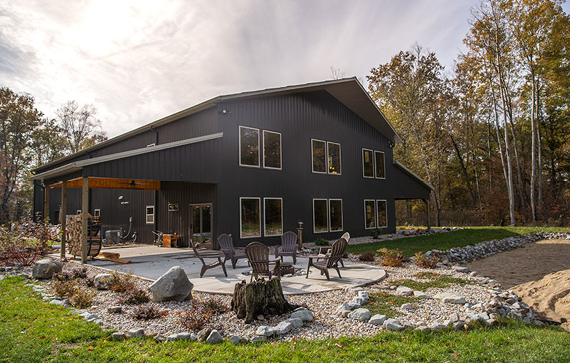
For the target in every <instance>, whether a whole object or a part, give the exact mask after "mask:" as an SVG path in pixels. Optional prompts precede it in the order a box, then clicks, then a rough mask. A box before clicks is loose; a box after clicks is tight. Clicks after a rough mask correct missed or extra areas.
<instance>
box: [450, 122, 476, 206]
mask: <svg viewBox="0 0 570 363" xmlns="http://www.w3.org/2000/svg"><path fill="white" fill-rule="evenodd" d="M449 138H450V139H451V143H452V144H453V148H454V149H455V153H456V154H457V158H458V159H459V165H461V171H462V172H463V173H462V174H463V179H464V180H465V185H466V186H467V191H468V192H469V196H470V197H471V207H472V208H473V209H475V208H476V207H477V204H476V202H475V194H474V193H473V188H472V187H471V181H470V180H469V174H468V173H467V167H466V166H465V163H464V162H463V156H462V155H461V152H460V151H459V146H457V143H456V142H455V139H454V138H453V135H452V134H451V133H449Z"/></svg>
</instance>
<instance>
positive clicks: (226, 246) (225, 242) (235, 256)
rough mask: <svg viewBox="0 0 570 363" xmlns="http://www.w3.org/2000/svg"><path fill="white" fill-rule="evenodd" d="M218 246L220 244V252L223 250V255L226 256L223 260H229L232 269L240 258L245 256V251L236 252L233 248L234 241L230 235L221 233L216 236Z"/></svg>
mask: <svg viewBox="0 0 570 363" xmlns="http://www.w3.org/2000/svg"><path fill="white" fill-rule="evenodd" d="M218 246H220V249H221V250H222V252H224V255H225V256H226V259H225V260H224V262H225V261H227V260H231V261H232V267H233V269H234V270H235V268H236V263H237V261H238V260H239V259H240V258H247V256H246V254H245V253H236V251H235V249H234V241H233V239H232V236H231V235H227V234H221V235H220V236H219V237H218Z"/></svg>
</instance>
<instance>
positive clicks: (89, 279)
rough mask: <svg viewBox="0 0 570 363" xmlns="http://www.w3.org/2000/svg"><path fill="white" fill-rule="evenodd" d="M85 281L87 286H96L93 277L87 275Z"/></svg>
mask: <svg viewBox="0 0 570 363" xmlns="http://www.w3.org/2000/svg"><path fill="white" fill-rule="evenodd" d="M83 282H84V283H85V286H87V287H95V280H93V277H86V278H84V279H83Z"/></svg>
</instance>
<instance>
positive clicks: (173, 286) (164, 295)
mask: <svg viewBox="0 0 570 363" xmlns="http://www.w3.org/2000/svg"><path fill="white" fill-rule="evenodd" d="M193 288H194V284H192V283H191V282H190V280H188V276H186V272H184V270H183V269H182V268H181V267H180V266H174V267H172V268H171V269H170V270H168V271H167V272H166V273H165V274H164V275H162V276H160V277H159V278H158V280H156V281H155V282H154V283H153V284H152V285H150V286H149V288H148V289H149V290H150V292H151V294H152V301H167V300H176V301H183V300H186V299H187V298H190V299H191V298H192V289H193Z"/></svg>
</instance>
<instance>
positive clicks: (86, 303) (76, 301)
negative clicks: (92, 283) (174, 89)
mask: <svg viewBox="0 0 570 363" xmlns="http://www.w3.org/2000/svg"><path fill="white" fill-rule="evenodd" d="M94 297H95V293H94V292H93V291H91V290H88V289H81V288H76V290H75V292H74V293H73V295H71V297H69V299H68V300H69V303H70V304H71V306H73V307H74V308H76V309H85V308H88V307H90V306H91V305H92V304H93V298H94Z"/></svg>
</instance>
